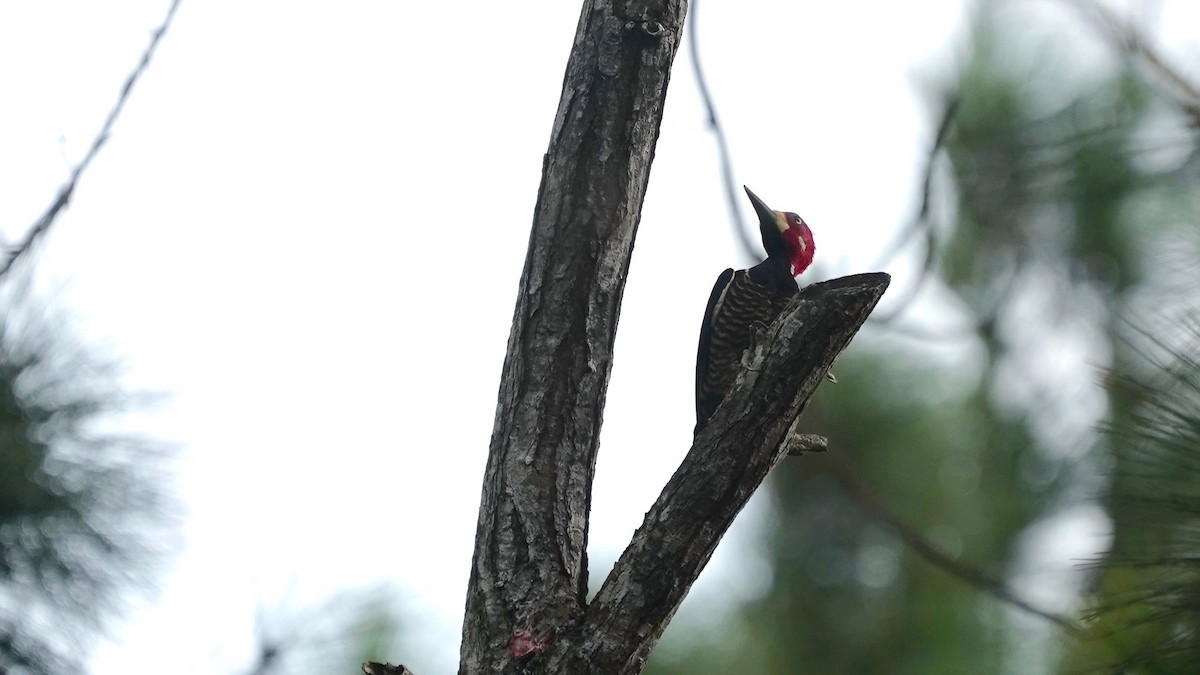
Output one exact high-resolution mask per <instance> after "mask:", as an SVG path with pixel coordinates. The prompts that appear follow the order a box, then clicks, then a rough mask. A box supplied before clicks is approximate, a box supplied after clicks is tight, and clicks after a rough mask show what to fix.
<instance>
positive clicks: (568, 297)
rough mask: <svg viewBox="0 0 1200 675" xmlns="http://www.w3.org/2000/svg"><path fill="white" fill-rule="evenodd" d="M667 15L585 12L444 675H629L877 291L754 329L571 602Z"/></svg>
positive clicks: (845, 286) (808, 304) (603, 9)
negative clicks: (601, 572)
mask: <svg viewBox="0 0 1200 675" xmlns="http://www.w3.org/2000/svg"><path fill="white" fill-rule="evenodd" d="M686 7H687V3H686V1H685V0H641V1H637V0H626V1H625V2H623V3H618V2H615V1H614V0H585V3H584V7H583V13H582V15H581V16H580V20H579V26H578V29H577V32H576V36H575V43H574V46H573V48H572V50H571V56H570V60H569V61H568V63H567V72H566V76H565V78H564V82H563V91H562V98H561V100H560V102H559V107H558V115H557V118H556V119H555V122H554V128H553V131H552V132H551V140H550V148H549V151H548V152H547V154H546V156H545V160H544V166H543V174H542V183H541V187H540V189H539V192H538V200H537V206H536V208H535V212H534V218H533V231H532V234H531V235H530V240H529V250H528V253H527V255H526V260H525V268H524V271H523V273H522V276H521V285H520V291H519V294H518V298H517V306H516V311H515V313H514V317H513V327H512V333H511V334H510V336H509V342H508V354H507V356H506V358H505V362H504V372H503V376H502V377H503V379H502V380H501V384H500V395H499V402H498V405H497V411H496V422H495V427H494V430H493V432H492V439H491V446H490V452H489V455H488V462H487V469H486V473H485V475H484V482H483V495H482V498H481V500H480V506H479V522H478V529H477V531H476V535H475V556H474V560H473V562H472V565H471V578H470V582H469V586H468V589H467V605H466V615H465V617H464V624H463V641H462V648H461V654H460V659H461V660H460V664H459V673H460V675H477V674H485V673H486V674H489V675H490V674H493V673H571V674H575V673H638V672H640V671H641V669H642V666H643V664H644V661H645V658H646V656H647V655H648V654H649V652H650V650H651V649H652V648H653V647H654V644H655V643H656V642H657V640H658V637H659V636H660V635H661V634H662V631H663V629H664V628H665V627H666V625H667V622H668V621H669V620H670V617H671V616H672V615H673V614H674V613H675V610H676V609H677V608H678V606H679V603H680V602H682V600H683V598H684V596H685V595H686V594H687V591H688V589H689V588H690V587H691V584H692V583H693V582H694V581H695V579H696V577H697V576H698V575H699V573H700V571H701V569H703V567H704V565H705V564H706V563H707V562H708V559H709V557H710V556H711V555H712V552H713V550H714V549H715V548H716V545H717V543H718V542H719V541H720V539H721V537H722V536H723V535H724V533H725V531H726V530H727V529H728V527H729V525H730V523H732V521H733V518H734V517H735V516H736V515H737V513H738V512H739V511H740V510H741V508H742V507H743V506H744V505H745V503H746V501H747V500H748V499H749V498H750V495H751V494H753V492H754V490H755V489H756V488H757V487H758V485H759V484H760V483H761V482H762V480H763V479H764V478H765V477H766V474H767V472H768V471H769V470H770V468H771V467H772V466H774V465H775V464H776V463H777V462H778V461H779V460H780V459H782V458H783V457H785V456H786V455H787V454H788V450H789V448H790V447H792V446H793V443H792V438H793V436H794V432H795V425H796V420H797V419H798V417H799V415H800V413H801V411H802V410H803V408H804V406H805V405H806V404H807V402H808V399H809V397H810V396H811V395H812V393H813V391H814V390H815V388H816V387H817V385H818V384H819V383H820V382H821V380H822V378H823V377H824V375H825V373H826V372H827V371H828V369H829V367H830V365H831V364H832V363H833V360H834V359H835V358H836V357H837V355H838V354H839V353H840V352H841V350H842V349H844V348H845V346H846V345H847V344H848V343H849V341H850V339H851V337H852V336H853V335H854V333H855V332H857V330H858V328H859V327H860V326H861V325H862V322H863V321H865V320H866V317H867V315H868V314H869V313H870V311H871V309H872V308H873V307H874V306H875V303H876V302H877V301H878V300H879V297H880V296H881V295H882V293H883V291H884V289H885V288H886V286H887V283H888V277H887V275H885V274H874V275H859V276H857V277H847V278H845V279H841V280H836V281H833V282H827V283H824V284H816V285H814V286H810V287H808V288H806V289H804V290H803V291H802V292H801V294H800V295H799V296H797V298H796V299H795V300H793V302H792V303H791V305H789V309H788V310H787V311H786V312H784V314H783V316H781V317H780V319H779V320H777V321H776V322H775V323H774V324H773V325H772V326H770V327H769V328H764V330H763V331H762V332H761V333H760V335H759V337H760V340H759V343H758V344H756V345H755V347H754V348H753V349H751V350H750V351H748V352H747V357H746V358H747V368H746V370H745V371H744V372H743V373H742V374H741V375H740V376H739V378H738V380H737V383H736V385H735V387H734V390H733V391H731V392H730V394H729V395H728V396H727V398H726V400H725V402H724V403H722V405H721V407H720V408H718V409H717V411H716V413H715V414H714V415H713V417H712V419H711V420H710V421H709V422H708V423H707V425H706V426H705V428H704V430H703V431H702V432H701V433H700V435H699V436H697V437H696V439H695V442H694V445H693V447H692V449H691V451H690V452H689V454H688V456H687V458H686V459H685V460H684V462H683V464H682V465H681V466H680V468H679V470H678V471H677V472H676V474H675V476H674V477H673V478H672V479H671V481H670V482H669V483H668V484H667V486H666V488H665V489H664V490H663V493H662V494H661V495H660V496H659V498H658V500H657V502H656V503H655V504H654V506H653V507H652V508H651V510H650V511H649V513H647V515H646V521H645V522H644V523H643V525H642V527H641V528H640V529H639V530H638V531H637V533H636V534H635V535H634V538H633V541H632V542H631V543H630V545H629V547H628V548H627V549H626V551H625V552H624V554H623V555H622V556H621V558H620V560H619V561H618V562H617V564H616V566H615V567H614V568H613V570H612V572H611V573H610V574H609V576H608V579H607V580H606V581H605V582H604V585H603V587H602V588H601V590H600V591H599V593H598V594H597V596H596V598H595V599H594V600H593V602H592V603H590V605H589V604H588V602H587V596H586V593H587V576H588V574H587V553H586V547H587V533H588V511H589V509H590V506H591V492H592V478H593V475H594V471H595V465H596V454H597V449H598V439H599V434H600V424H601V418H602V413H603V410H604V397H605V391H606V389H607V387H608V379H609V373H610V372H611V369H612V347H613V341H614V339H615V336H616V327H617V318H618V314H619V311H620V305H621V296H622V293H623V291H624V287H625V278H626V276H627V273H628V269H629V259H630V255H631V253H632V250H633V241H634V235H635V233H636V231H637V225H638V220H639V218H640V214H641V207H642V201H643V198H644V196H645V190H646V183H647V180H648V178H649V172H650V163H651V160H652V159H653V156H654V146H655V143H656V141H657V139H658V129H659V124H660V122H661V120H662V110H663V102H664V99H665V96H666V89H667V81H668V77H669V74H670V67H671V62H672V60H673V59H674V56H675V52H676V49H677V47H678V45H679V40H680V36H681V34H682V29H683V20H684V14H685V12H686ZM696 319H697V326H699V322H700V315H699V313H697V317H696ZM368 668H372V669H373V670H367V669H368ZM401 668H402V666H385V665H380V664H367V665H364V670H365V671H366V672H378V673H385V672H402V671H401V670H400V669H401Z"/></svg>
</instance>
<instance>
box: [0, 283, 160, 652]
mask: <svg viewBox="0 0 1200 675" xmlns="http://www.w3.org/2000/svg"><path fill="white" fill-rule="evenodd" d="M11 279H12V277H6V278H5V281H4V283H5V284H8V285H6V286H4V287H3V289H2V294H3V297H2V298H0V302H2V304H3V306H4V307H5V310H4V312H3V314H0V671H3V672H10V671H13V672H26V673H62V672H67V671H68V670H78V669H79V665H80V663H81V662H82V661H83V659H84V658H85V656H86V652H85V650H84V645H85V643H86V638H87V637H89V636H91V635H94V634H95V632H96V631H98V630H100V629H101V628H102V627H103V625H104V622H105V620H106V619H109V618H111V617H112V616H113V615H114V613H115V612H116V611H117V610H119V609H120V598H121V596H122V594H123V593H126V592H128V591H141V590H143V589H145V588H146V586H147V582H148V581H149V578H150V572H151V565H152V563H153V562H154V561H155V559H156V558H158V557H159V555H160V554H161V553H162V552H163V551H164V548H165V546H166V545H167V543H168V540H167V532H168V531H169V528H170V524H171V519H170V518H169V517H168V514H167V513H166V504H165V500H164V498H163V491H164V489H165V487H164V485H163V479H162V472H163V463H164V459H165V453H164V451H163V448H162V447H160V446H158V445H156V444H152V443H149V442H146V441H144V440H140V439H137V438H132V437H128V436H122V435H113V434H108V433H105V432H104V431H102V428H103V425H104V424H105V423H108V422H111V420H112V418H113V416H115V415H118V414H121V413H123V412H126V411H127V410H128V409H130V408H136V407H137V406H138V405H140V404H141V403H143V402H144V401H139V400H138V399H136V398H133V397H130V396H128V395H126V394H124V393H123V392H122V391H121V390H120V387H119V385H118V384H117V380H116V374H115V372H114V371H113V369H112V368H111V367H110V366H106V365H104V364H101V363H99V362H98V361H97V360H96V359H95V358H94V357H93V356H91V355H90V354H89V353H88V352H87V351H85V350H83V349H81V348H79V347H78V346H76V345H75V344H73V343H72V342H71V341H70V339H69V338H68V337H65V335H66V331H65V328H66V325H65V322H64V321H62V317H52V316H51V315H50V314H49V313H48V312H47V311H45V310H44V308H43V307H41V306H39V305H38V303H37V302H36V301H34V300H32V299H31V297H30V293H29V292H28V290H27V289H28V286H27V285H26V284H24V283H19V282H18V283H17V286H16V288H15V289H14V287H13V286H12V284H13V283H14V282H12V281H11Z"/></svg>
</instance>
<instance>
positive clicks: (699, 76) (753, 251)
mask: <svg viewBox="0 0 1200 675" xmlns="http://www.w3.org/2000/svg"><path fill="white" fill-rule="evenodd" d="M699 5H700V0H692V2H691V5H690V7H689V9H688V14H689V16H688V20H687V30H688V54H689V55H690V56H691V59H692V73H693V74H694V75H695V77H696V87H697V88H698V89H699V90H700V99H701V100H702V101H703V102H704V110H705V112H706V114H707V115H708V128H709V129H711V130H712V132H713V135H714V136H716V138H717V154H718V155H719V156H720V158H721V183H722V185H723V186H724V188H725V203H726V204H727V205H728V207H729V216H730V219H731V222H732V223H733V230H734V232H735V233H736V234H737V237H738V243H739V244H741V247H742V251H743V252H744V253H745V254H746V258H747V259H748V260H754V261H758V260H761V259H762V255H763V253H762V251H761V249H760V246H759V244H758V242H756V241H755V240H754V239H753V238H752V237H751V236H750V233H749V232H748V231H747V230H746V223H745V221H744V220H742V212H741V210H740V209H739V208H738V204H739V203H740V202H739V201H738V195H739V194H740V191H739V190H738V189H737V181H736V180H734V177H733V160H732V159H730V153H729V143H728V142H727V141H726V139H725V128H724V127H722V126H721V122H720V120H718V119H717V106H716V104H715V103H713V99H712V94H710V93H709V91H708V83H707V81H706V80H705V79H704V68H703V67H702V66H701V65H700V47H699V46H698V45H699V42H698V41H697V39H696V8H697V7H698V6H699Z"/></svg>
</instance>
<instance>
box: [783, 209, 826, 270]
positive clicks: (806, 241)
mask: <svg viewBox="0 0 1200 675" xmlns="http://www.w3.org/2000/svg"><path fill="white" fill-rule="evenodd" d="M775 213H776V216H775V218H776V220H777V221H778V224H779V230H780V234H782V235H783V241H784V242H785V243H786V244H787V249H788V259H789V260H790V261H791V263H792V276H794V277H798V276H800V274H801V273H802V272H804V270H806V269H808V266H809V265H811V264H812V261H813V255H814V254H816V252H817V245H816V243H815V242H814V241H813V235H812V230H810V229H808V223H806V222H804V219H803V218H801V217H800V216H798V215H796V214H794V213H791V212H783V213H780V212H779V211H776V212H775Z"/></svg>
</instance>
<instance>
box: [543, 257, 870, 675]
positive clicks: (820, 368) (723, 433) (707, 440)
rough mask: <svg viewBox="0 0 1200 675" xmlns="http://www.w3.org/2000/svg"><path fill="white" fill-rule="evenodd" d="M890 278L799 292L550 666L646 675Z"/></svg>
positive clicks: (860, 278) (847, 280) (853, 279)
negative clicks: (691, 592) (662, 639)
mask: <svg viewBox="0 0 1200 675" xmlns="http://www.w3.org/2000/svg"><path fill="white" fill-rule="evenodd" d="M889 280H890V277H889V276H888V275H886V274H882V273H875V274H860V275H855V276H850V277H843V278H841V279H835V280H833V281H828V282H825V283H820V284H814V285H812V286H808V287H807V288H805V289H803V290H802V291H801V293H800V295H799V296H797V297H796V298H795V299H794V300H793V301H792V302H791V304H790V305H789V306H788V309H787V311H785V312H784V313H783V315H782V316H781V317H780V318H779V319H777V320H776V321H775V322H774V323H773V324H772V325H771V326H770V327H769V328H768V329H766V330H765V331H764V332H763V333H760V335H759V338H758V340H757V342H756V344H755V346H754V347H753V348H751V349H750V350H747V352H746V357H745V358H744V361H743V362H744V365H745V369H744V370H743V371H742V373H741V374H740V375H739V376H738V379H737V382H736V384H735V385H734V390H733V391H732V392H731V393H730V394H729V396H728V397H726V399H725V401H724V402H722V403H721V406H720V407H719V408H717V411H716V413H715V414H714V415H713V417H712V418H711V419H710V420H709V421H708V423H707V424H706V425H705V427H704V428H703V430H701V432H700V434H699V435H698V436H697V437H696V438H695V440H694V442H693V444H692V449H691V450H690V451H689V452H688V455H687V457H686V458H685V459H684V461H683V463H682V464H681V465H680V467H679V469H678V470H677V471H676V472H675V475H674V476H672V478H671V480H670V481H669V482H668V483H667V485H666V487H665V488H663V491H662V494H660V495H659V497H658V500H657V501H656V502H655V503H654V506H653V507H651V509H650V511H649V512H648V513H647V514H646V519H645V521H644V522H643V523H642V526H641V527H640V528H639V529H638V531H637V532H636V533H635V534H634V536H633V540H632V541H631V542H630V544H629V546H628V547H627V548H626V549H625V551H624V553H622V555H621V557H620V559H619V560H618V561H617V564H616V565H615V566H614V567H613V570H612V572H610V573H609V575H608V578H607V579H606V580H605V582H604V585H603V586H602V587H601V588H600V590H599V592H598V593H597V594H596V597H595V598H594V599H593V600H592V602H591V604H590V606H589V607H588V608H587V611H586V614H585V616H584V618H583V621H582V622H581V625H580V627H579V629H578V632H577V636H578V637H577V639H575V640H573V641H572V644H569V645H560V646H559V647H558V648H555V647H554V646H553V645H552V646H551V648H550V649H551V651H550V654H549V655H548V656H547V657H545V660H546V661H547V665H548V666H549V667H548V668H547V669H546V670H544V671H542V672H551V673H606V674H608V673H612V674H618V673H621V674H624V673H629V674H633V673H639V672H641V670H642V666H643V665H644V662H645V659H646V657H647V656H648V655H649V653H650V650H651V649H653V648H654V645H655V643H656V642H657V641H658V638H659V636H660V635H662V632H663V629H665V628H666V626H667V622H668V621H670V619H671V616H672V615H674V613H675V610H676V609H677V608H678V607H679V604H680V603H681V602H682V601H683V598H684V596H686V595H687V592H688V589H690V588H691V586H692V583H693V582H694V581H695V580H696V578H697V577H698V576H699V574H700V571H701V570H702V569H703V568H704V566H705V564H707V563H708V559H709V557H710V556H711V555H712V552H713V550H714V549H716V546H717V543H718V542H720V540H721V537H723V536H724V534H725V531H726V530H727V529H728V528H729V526H730V524H731V523H732V522H733V519H734V517H735V516H736V515H737V514H738V512H739V511H741V509H742V507H744V506H745V505H746V502H747V501H748V500H749V499H750V496H751V495H752V494H753V493H754V490H756V489H757V488H758V486H759V485H760V484H761V483H762V481H763V479H765V478H766V475H767V472H768V471H770V470H771V467H773V466H775V464H777V463H778V462H779V461H780V460H781V459H783V458H784V457H786V456H787V455H788V453H789V451H790V450H792V449H793V448H794V447H795V446H794V444H793V443H792V442H791V441H792V438H793V436H794V435H795V433H796V425H797V422H798V420H799V417H800V414H801V413H802V412H803V410H804V408H805V406H806V405H807V404H808V400H809V398H810V397H811V396H812V394H813V392H814V391H816V388H817V385H819V384H820V383H821V382H822V381H823V380H824V378H825V373H827V372H828V371H829V369H830V367H831V366H832V364H833V361H834V359H836V358H837V355H838V354H840V353H841V351H842V350H843V349H845V347H846V346H847V345H848V344H849V343H850V339H851V338H852V337H853V336H854V334H855V333H857V332H858V329H859V327H861V326H862V324H863V322H864V321H866V319H867V316H868V315H869V314H870V313H871V310H872V309H873V308H874V307H875V304H876V303H877V302H878V301H879V298H880V297H881V296H882V295H883V292H884V290H886V288H887V286H888V283H889Z"/></svg>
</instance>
